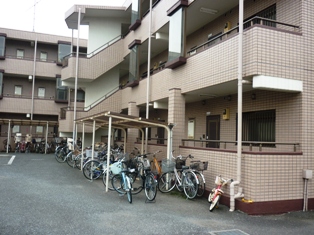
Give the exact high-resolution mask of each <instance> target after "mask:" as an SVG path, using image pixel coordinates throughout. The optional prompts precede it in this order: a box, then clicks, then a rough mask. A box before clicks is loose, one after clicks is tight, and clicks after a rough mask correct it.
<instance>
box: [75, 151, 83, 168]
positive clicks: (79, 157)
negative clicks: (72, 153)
mask: <svg viewBox="0 0 314 235" xmlns="http://www.w3.org/2000/svg"><path fill="white" fill-rule="evenodd" d="M81 160H82V154H81V153H80V154H79V155H77V156H76V157H75V158H74V164H75V167H76V168H77V169H79V170H81Z"/></svg>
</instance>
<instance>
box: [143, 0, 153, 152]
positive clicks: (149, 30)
mask: <svg viewBox="0 0 314 235" xmlns="http://www.w3.org/2000/svg"><path fill="white" fill-rule="evenodd" d="M151 31H152V0H150V1H149V24H148V55H147V87H146V119H148V118H149V102H150V59H151V58H150V57H151V55H150V54H151V41H152V32H151ZM145 139H146V141H145V153H147V144H148V143H147V141H148V128H147V127H146V128H145ZM142 153H143V152H142Z"/></svg>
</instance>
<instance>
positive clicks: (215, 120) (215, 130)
mask: <svg viewBox="0 0 314 235" xmlns="http://www.w3.org/2000/svg"><path fill="white" fill-rule="evenodd" d="M206 123H207V128H206V140H220V115H210V116H207V120H206ZM219 146H220V145H219V143H215V142H208V143H207V145H206V147H209V148H219Z"/></svg>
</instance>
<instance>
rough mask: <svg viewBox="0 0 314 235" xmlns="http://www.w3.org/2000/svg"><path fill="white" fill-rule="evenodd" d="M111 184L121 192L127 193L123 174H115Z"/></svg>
mask: <svg viewBox="0 0 314 235" xmlns="http://www.w3.org/2000/svg"><path fill="white" fill-rule="evenodd" d="M111 185H112V188H113V189H114V190H116V191H117V192H118V193H120V194H125V191H124V189H123V188H124V187H123V179H122V176H121V175H114V176H113V177H112V179H111Z"/></svg>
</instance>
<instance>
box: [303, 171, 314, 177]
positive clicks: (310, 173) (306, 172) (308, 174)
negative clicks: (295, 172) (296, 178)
mask: <svg viewBox="0 0 314 235" xmlns="http://www.w3.org/2000/svg"><path fill="white" fill-rule="evenodd" d="M312 177H313V171H312V170H303V178H304V179H312Z"/></svg>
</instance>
